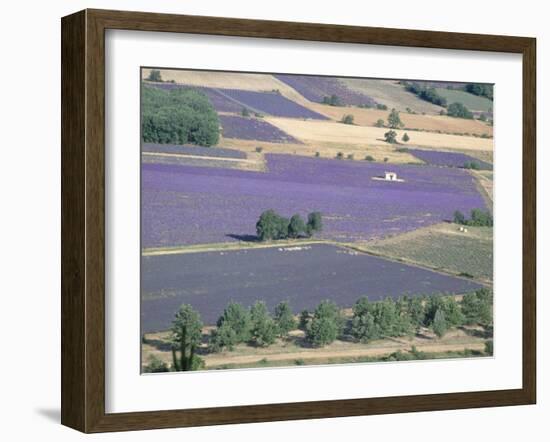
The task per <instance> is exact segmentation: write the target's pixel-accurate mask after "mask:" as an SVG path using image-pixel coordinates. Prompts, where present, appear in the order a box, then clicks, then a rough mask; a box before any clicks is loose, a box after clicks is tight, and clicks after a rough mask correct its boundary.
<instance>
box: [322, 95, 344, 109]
mask: <svg viewBox="0 0 550 442" xmlns="http://www.w3.org/2000/svg"><path fill="white" fill-rule="evenodd" d="M323 104H328V105H329V106H342V103H341V101H340V97H338V95H335V94H332V95H331V96H330V97H327V96H325V97H323Z"/></svg>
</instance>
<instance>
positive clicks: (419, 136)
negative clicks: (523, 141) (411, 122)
mask: <svg viewBox="0 0 550 442" xmlns="http://www.w3.org/2000/svg"><path fill="white" fill-rule="evenodd" d="M266 120H267V121H268V122H269V123H271V124H272V125H274V126H276V127H278V128H279V129H281V130H282V131H283V132H286V133H288V134H289V135H291V136H292V137H294V138H297V139H299V140H301V141H302V142H305V143H309V144H315V143H320V142H332V143H342V144H358V145H368V144H370V145H387V143H386V142H385V141H384V134H385V133H386V132H387V131H388V129H387V128H378V127H364V126H353V125H349V124H341V123H337V122H335V121H303V120H296V119H290V118H274V117H266ZM395 132H397V137H398V139H401V137H402V136H403V134H404V133H405V132H407V131H406V130H399V129H396V130H395ZM408 134H409V136H410V141H409V143H411V144H413V145H416V146H422V147H432V148H447V149H462V150H488V151H492V149H493V140H492V139H486V138H478V137H468V136H459V135H448V134H438V133H432V132H414V133H413V132H409V133H408Z"/></svg>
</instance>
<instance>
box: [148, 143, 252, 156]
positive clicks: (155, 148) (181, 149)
mask: <svg viewBox="0 0 550 442" xmlns="http://www.w3.org/2000/svg"><path fill="white" fill-rule="evenodd" d="M141 150H142V152H155V153H175V154H182V155H196V156H200V157H203V156H204V157H218V158H240V159H244V158H246V153H245V152H241V151H240V150H235V149H227V148H225V147H218V146H216V147H205V146H191V145H183V146H182V145H179V144H155V143H143V144H142V146H141Z"/></svg>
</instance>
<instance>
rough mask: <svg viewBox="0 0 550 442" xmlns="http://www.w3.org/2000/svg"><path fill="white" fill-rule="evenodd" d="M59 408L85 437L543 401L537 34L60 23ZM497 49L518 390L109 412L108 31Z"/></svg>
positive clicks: (224, 22)
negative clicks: (501, 62)
mask: <svg viewBox="0 0 550 442" xmlns="http://www.w3.org/2000/svg"><path fill="white" fill-rule="evenodd" d="M61 24H62V27H61V28H62V47H61V50H62V130H61V133H62V177H61V182H62V200H61V202H62V204H61V207H62V272H61V276H62V304H61V313H62V315H61V316H62V336H61V347H62V407H61V421H62V423H63V424H64V425H67V426H69V427H72V428H75V429H78V430H80V431H83V432H104V431H122V430H142V429H152V428H169V427H184V426H198V425H217V424H230V423H244V422H262V421H281V420H290V419H312V418H326V417H339V416H357V415H369V414H383V413H403V412H412V411H429V410H448V409H460V408H473V407H492V406H506V405H522V404H534V403H535V400H536V304H535V301H536V300H535V293H536V176H535V174H536V149H535V147H536V95H535V92H536V70H535V66H536V61H535V60H536V40H535V39H533V38H525V37H510V36H496V35H474V34H459V33H447V32H431V31H416V30H404V29H385V28H366V27H355V26H353V27H352V26H337V25H326V24H311V23H290V22H275V21H261V20H241V19H230V18H216V17H198V16H185V15H168V14H153V13H141V12H122V11H105V10H84V11H80V12H78V13H75V14H73V15H70V16H67V17H64V18H63V19H62V23H61ZM107 29H123V30H139V31H163V32H176V33H192V34H210V35H222V36H239V37H261V38H274V39H291V40H304V41H323V42H341V43H361V44H376V45H389V46H405V47H418V48H440V49H458V50H475V51H494V52H507V53H517V54H521V55H522V57H523V295H522V296H523V299H522V304H523V318H522V320H523V337H522V339H523V341H522V343H523V355H522V358H523V360H522V368H523V385H522V388H519V389H512V390H497V391H476V392H458V393H446V394H428V395H414V396H400V397H381V398H364V399H349V400H331V401H316V402H298V403H296V402H293V403H283V404H270V405H250V406H231V407H221V408H201V409H189V410H185V409H182V410H169V411H147V412H135V413H116V414H108V413H106V412H105V388H106V386H105V141H104V140H105V30H107Z"/></svg>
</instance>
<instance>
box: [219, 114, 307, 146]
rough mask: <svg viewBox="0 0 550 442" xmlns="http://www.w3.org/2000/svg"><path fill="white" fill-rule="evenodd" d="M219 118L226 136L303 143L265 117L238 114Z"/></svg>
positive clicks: (273, 141)
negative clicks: (267, 120)
mask: <svg viewBox="0 0 550 442" xmlns="http://www.w3.org/2000/svg"><path fill="white" fill-rule="evenodd" d="M219 118H220V123H221V125H222V134H223V137H224V138H238V139H240V140H256V141H268V142H272V143H293V144H301V141H300V140H297V139H296V138H294V137H293V136H291V135H289V134H287V133H286V132H284V131H282V130H281V129H279V128H278V127H276V126H274V125H272V124H270V123H268V122H266V121H264V120H263V119H259V118H244V117H239V116H238V115H220V116H219Z"/></svg>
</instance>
